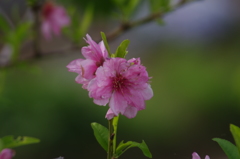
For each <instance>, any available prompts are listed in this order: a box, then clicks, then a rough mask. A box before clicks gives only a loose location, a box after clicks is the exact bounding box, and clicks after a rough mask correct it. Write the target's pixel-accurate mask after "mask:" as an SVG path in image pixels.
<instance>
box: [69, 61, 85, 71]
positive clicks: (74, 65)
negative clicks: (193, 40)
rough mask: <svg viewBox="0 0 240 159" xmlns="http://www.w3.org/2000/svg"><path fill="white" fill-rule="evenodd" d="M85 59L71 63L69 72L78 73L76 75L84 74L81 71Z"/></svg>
mask: <svg viewBox="0 0 240 159" xmlns="http://www.w3.org/2000/svg"><path fill="white" fill-rule="evenodd" d="M82 61H83V59H76V60H73V61H72V62H70V63H69V64H68V65H67V66H66V67H67V68H68V71H69V72H76V73H82V69H81V62H82Z"/></svg>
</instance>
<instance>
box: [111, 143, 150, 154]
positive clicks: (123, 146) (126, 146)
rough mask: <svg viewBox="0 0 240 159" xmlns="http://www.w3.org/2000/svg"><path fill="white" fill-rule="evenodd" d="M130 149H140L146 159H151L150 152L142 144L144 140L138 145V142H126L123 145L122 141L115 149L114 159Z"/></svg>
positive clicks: (145, 145)
mask: <svg viewBox="0 0 240 159" xmlns="http://www.w3.org/2000/svg"><path fill="white" fill-rule="evenodd" d="M131 147H138V148H140V149H141V150H142V152H143V154H144V155H145V156H146V157H149V158H152V154H151V152H150V150H149V149H148V146H147V144H146V143H145V142H144V140H143V141H142V143H138V142H134V141H128V142H126V143H124V142H123V141H122V142H121V143H120V144H119V145H118V147H117V151H116V157H119V156H120V155H122V154H123V153H124V152H125V151H126V150H128V149H129V148H131Z"/></svg>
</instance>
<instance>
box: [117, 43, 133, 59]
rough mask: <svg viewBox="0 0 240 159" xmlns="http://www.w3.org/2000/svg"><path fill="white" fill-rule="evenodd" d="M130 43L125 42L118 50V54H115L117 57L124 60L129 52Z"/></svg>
mask: <svg viewBox="0 0 240 159" xmlns="http://www.w3.org/2000/svg"><path fill="white" fill-rule="evenodd" d="M129 43H130V41H129V40H124V41H123V42H122V43H121V44H120V45H119V46H118V48H117V50H116V52H115V57H121V58H124V57H125V56H126V55H127V53H128V51H127V47H128V45H129Z"/></svg>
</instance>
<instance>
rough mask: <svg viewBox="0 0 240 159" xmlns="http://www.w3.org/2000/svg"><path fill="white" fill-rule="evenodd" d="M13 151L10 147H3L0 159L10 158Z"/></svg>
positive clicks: (13, 153)
mask: <svg viewBox="0 0 240 159" xmlns="http://www.w3.org/2000/svg"><path fill="white" fill-rule="evenodd" d="M14 155H15V152H14V151H13V150H12V149H3V150H2V151H1V153H0V159H12V157H13V156H14Z"/></svg>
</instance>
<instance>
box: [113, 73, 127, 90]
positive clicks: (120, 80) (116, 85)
mask: <svg viewBox="0 0 240 159" xmlns="http://www.w3.org/2000/svg"><path fill="white" fill-rule="evenodd" d="M125 84H126V78H124V77H123V76H122V75H121V74H118V75H117V76H116V77H113V89H114V90H115V91H119V90H121V89H122V88H124V87H125Z"/></svg>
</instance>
